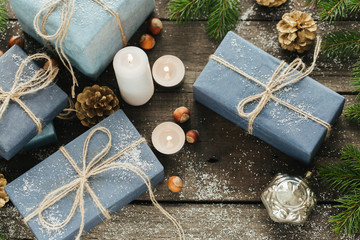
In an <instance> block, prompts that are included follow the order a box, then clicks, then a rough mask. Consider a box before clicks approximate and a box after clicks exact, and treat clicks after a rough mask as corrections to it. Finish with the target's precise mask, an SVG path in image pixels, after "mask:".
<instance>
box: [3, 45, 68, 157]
mask: <svg viewBox="0 0 360 240" xmlns="http://www.w3.org/2000/svg"><path fill="white" fill-rule="evenodd" d="M31 58H36V59H41V58H43V57H42V54H36V55H32V56H29V57H28V56H27V55H26V53H25V52H24V51H23V50H22V49H21V48H20V47H18V46H17V45H14V46H13V47H12V48H11V49H9V50H8V51H6V52H5V54H4V55H3V56H1V58H0V65H1V68H0V90H1V92H0V98H1V99H0V100H1V101H0V106H1V111H0V112H1V113H2V116H1V118H0V156H1V157H3V158H5V159H7V160H9V159H10V158H12V157H13V156H14V155H15V154H16V153H17V152H18V151H20V150H21V149H22V148H23V147H24V146H25V144H27V143H28V142H29V141H30V140H31V139H32V138H33V137H35V136H36V135H37V134H38V133H39V130H42V129H43V128H44V126H45V125H46V124H48V123H49V122H50V121H52V120H53V119H54V118H55V117H56V116H57V115H58V114H59V113H60V112H61V111H62V110H63V109H64V108H65V107H66V106H67V104H68V101H67V95H66V93H65V92H63V91H62V90H61V89H60V88H59V87H58V86H57V85H56V84H54V83H53V82H51V79H50V78H54V77H55V74H56V73H57V72H55V71H56V69H55V68H54V69H53V70H51V71H50V72H48V74H47V76H44V75H41V74H44V73H45V72H44V71H42V70H40V68H39V67H38V66H37V65H36V64H35V62H33V61H29V62H27V60H29V59H31ZM22 66H23V67H24V68H23V71H22V74H20V75H18V73H20V72H21V71H20V72H19V70H21V69H20V68H21V67H22ZM39 74H40V76H41V77H40V78H39V79H38V80H36V79H35V78H37V76H39ZM49 80H50V81H49ZM30 82H32V84H36V85H31V86H28V84H30ZM47 84H48V85H47ZM34 86H35V87H34ZM42 87H45V88H43V89H40V88H42ZM35 90H36V91H35ZM39 124H40V125H41V127H40V126H39Z"/></svg>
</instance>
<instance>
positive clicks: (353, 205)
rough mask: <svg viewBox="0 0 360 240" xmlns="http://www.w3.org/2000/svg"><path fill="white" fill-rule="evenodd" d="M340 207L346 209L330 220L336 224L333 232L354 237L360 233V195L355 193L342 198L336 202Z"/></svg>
mask: <svg viewBox="0 0 360 240" xmlns="http://www.w3.org/2000/svg"><path fill="white" fill-rule="evenodd" d="M336 201H337V202H339V205H335V207H339V208H342V209H344V211H343V212H341V213H340V214H338V215H336V216H332V217H330V219H329V222H330V223H335V226H334V227H333V231H334V232H335V233H336V234H337V235H341V234H343V233H345V234H348V235H353V234H355V233H357V232H359V231H360V194H359V193H358V192H353V193H350V194H347V195H344V196H342V197H341V198H339V199H337V200H336Z"/></svg>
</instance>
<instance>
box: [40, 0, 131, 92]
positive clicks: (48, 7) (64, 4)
mask: <svg viewBox="0 0 360 240" xmlns="http://www.w3.org/2000/svg"><path fill="white" fill-rule="evenodd" d="M92 1H94V2H96V3H97V4H99V5H100V6H101V7H103V8H104V9H105V10H106V11H107V12H109V13H110V14H111V15H113V16H114V17H115V19H116V22H117V24H118V26H119V29H120V32H121V37H122V40H123V43H124V46H126V45H127V39H126V36H125V33H124V29H123V27H122V25H121V20H120V17H119V14H118V13H117V12H116V11H115V10H113V9H112V8H110V7H109V6H107V5H106V4H105V3H104V2H103V1H102V0H92ZM75 3H76V0H51V1H49V2H48V3H46V4H45V5H44V6H43V7H42V8H41V9H40V11H39V12H38V13H37V14H36V15H35V18H34V22H33V25H34V29H35V32H36V33H37V34H38V35H39V36H40V37H41V38H43V39H45V40H46V41H47V42H49V41H50V40H54V39H55V50H56V52H57V54H58V56H59V58H60V60H61V62H62V63H63V64H64V66H65V67H66V68H67V70H68V71H69V72H70V74H71V77H72V81H73V85H72V87H71V96H72V97H73V98H74V97H75V86H78V82H77V79H76V77H75V73H74V69H73V67H72V66H71V63H70V60H69V58H68V57H67V56H66V54H65V52H64V49H63V42H64V39H65V37H66V34H67V31H68V29H69V27H70V23H71V20H72V17H73V15H74V11H75ZM60 4H61V18H60V19H61V22H60V26H59V28H58V29H57V30H56V32H55V33H54V34H51V35H49V34H47V32H46V30H45V26H46V23H47V21H48V18H49V17H50V15H51V14H52V13H53V12H54V11H55V9H56V8H57V7H58V6H59V5H60ZM43 15H44V16H43ZM41 16H43V18H42V20H41V23H40V18H41Z"/></svg>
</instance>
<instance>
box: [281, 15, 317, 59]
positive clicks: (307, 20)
mask: <svg viewBox="0 0 360 240" xmlns="http://www.w3.org/2000/svg"><path fill="white" fill-rule="evenodd" d="M276 29H277V31H278V34H279V42H280V44H281V47H282V48H283V49H286V50H289V51H292V52H294V51H297V52H298V53H303V52H304V51H307V50H309V49H310V48H311V45H312V44H313V42H314V40H315V37H316V29H317V25H316V23H315V21H314V19H313V18H312V17H311V16H310V15H309V14H307V13H303V12H300V11H293V12H291V13H285V14H284V15H283V16H282V20H280V22H278V24H277V25H276Z"/></svg>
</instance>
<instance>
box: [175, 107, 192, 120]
mask: <svg viewBox="0 0 360 240" xmlns="http://www.w3.org/2000/svg"><path fill="white" fill-rule="evenodd" d="M189 118H190V111H189V109H188V108H187V107H179V108H177V109H175V111H174V120H175V122H178V123H184V122H186V121H187V120H189Z"/></svg>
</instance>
